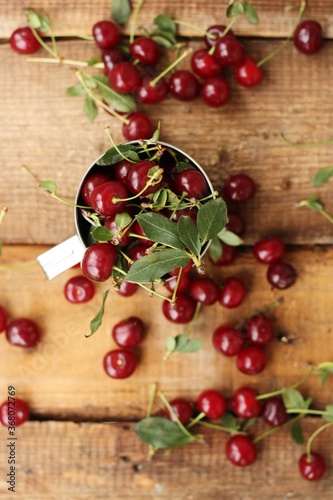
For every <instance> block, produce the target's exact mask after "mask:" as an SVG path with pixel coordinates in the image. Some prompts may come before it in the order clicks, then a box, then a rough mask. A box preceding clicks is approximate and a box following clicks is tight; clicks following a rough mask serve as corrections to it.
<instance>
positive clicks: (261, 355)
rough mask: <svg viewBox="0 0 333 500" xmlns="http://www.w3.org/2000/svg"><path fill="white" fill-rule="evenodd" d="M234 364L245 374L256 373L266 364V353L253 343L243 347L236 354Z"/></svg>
mask: <svg viewBox="0 0 333 500" xmlns="http://www.w3.org/2000/svg"><path fill="white" fill-rule="evenodd" d="M236 365H237V368H238V370H239V371H240V372H242V373H246V375H257V373H260V372H262V371H263V370H264V368H265V367H266V365H267V356H266V353H265V351H264V350H263V349H261V347H258V346H255V345H253V346H252V345H251V346H249V347H245V348H244V349H242V350H241V351H240V353H239V354H238V355H237V360H236Z"/></svg>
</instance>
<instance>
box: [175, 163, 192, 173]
mask: <svg viewBox="0 0 333 500" xmlns="http://www.w3.org/2000/svg"><path fill="white" fill-rule="evenodd" d="M176 168H177V172H183V171H184V170H188V169H193V165H190V164H189V162H187V161H179V162H178V163H177V167H176Z"/></svg>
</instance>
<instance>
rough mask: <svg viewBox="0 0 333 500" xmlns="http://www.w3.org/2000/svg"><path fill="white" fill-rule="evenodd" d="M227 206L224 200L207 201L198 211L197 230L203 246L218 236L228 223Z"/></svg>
mask: <svg viewBox="0 0 333 500" xmlns="http://www.w3.org/2000/svg"><path fill="white" fill-rule="evenodd" d="M227 219H228V217H227V206H226V204H225V201H224V200H223V199H222V198H215V199H213V200H209V201H207V203H205V204H204V205H202V206H201V207H200V208H199V210H198V218H197V228H198V231H199V235H200V238H201V244H202V245H203V244H204V243H206V241H209V240H211V239H212V238H214V236H217V235H218V234H219V232H220V231H222V229H223V228H224V226H225V225H226V222H227Z"/></svg>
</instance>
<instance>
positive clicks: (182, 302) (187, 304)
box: [162, 294, 196, 324]
mask: <svg viewBox="0 0 333 500" xmlns="http://www.w3.org/2000/svg"><path fill="white" fill-rule="evenodd" d="M195 309H196V302H195V300H193V299H192V297H188V296H187V295H183V294H179V295H178V296H177V300H176V304H171V303H170V302H169V301H168V300H164V301H163V303H162V311H163V314H164V316H165V317H166V318H167V319H168V320H169V321H171V322H172V323H180V324H184V323H189V322H190V321H191V319H192V318H193V316H194V313H195Z"/></svg>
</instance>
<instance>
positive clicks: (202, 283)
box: [189, 277, 219, 306]
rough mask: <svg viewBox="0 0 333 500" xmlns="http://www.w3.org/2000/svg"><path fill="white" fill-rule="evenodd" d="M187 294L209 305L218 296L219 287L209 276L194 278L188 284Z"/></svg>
mask: <svg viewBox="0 0 333 500" xmlns="http://www.w3.org/2000/svg"><path fill="white" fill-rule="evenodd" d="M189 294H190V295H191V297H192V299H194V300H196V301H197V302H201V304H204V305H206V306H209V305H211V304H214V303H215V302H216V301H217V299H218V297H219V287H218V286H217V284H216V283H215V281H213V280H212V279H211V278H208V277H202V278H196V279H194V280H193V281H192V283H191V285H190V288H189Z"/></svg>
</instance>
